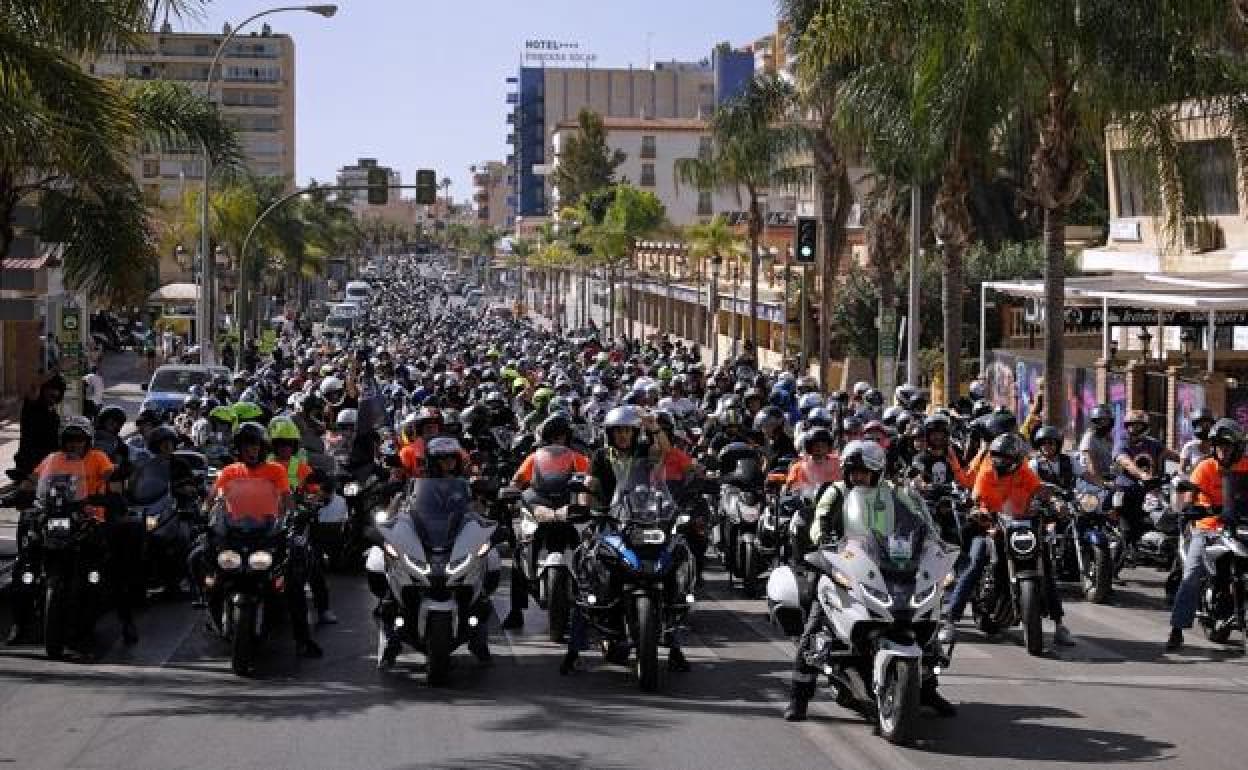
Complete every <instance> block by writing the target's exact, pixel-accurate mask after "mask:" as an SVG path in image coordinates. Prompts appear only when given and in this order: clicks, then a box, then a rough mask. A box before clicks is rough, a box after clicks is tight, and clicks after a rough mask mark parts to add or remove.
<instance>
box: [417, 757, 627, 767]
mask: <svg viewBox="0 0 1248 770" xmlns="http://www.w3.org/2000/svg"><path fill="white" fill-rule="evenodd" d="M631 767H633V765H625V764H621V763H619V762H615V761H612V760H610V759H604V758H602V757H601V756H597V755H595V756H593V757H590V756H588V755H585V754H574V755H571V756H563V755H560V754H484V755H477V756H470V757H456V758H454V759H445V760H438V761H435V762H429V763H426V764H419V765H407V766H406V767H404V768H401V770H426V768H428V769H429V770H432V769H433V768H436V769H437V770H628V769H629V768H631Z"/></svg>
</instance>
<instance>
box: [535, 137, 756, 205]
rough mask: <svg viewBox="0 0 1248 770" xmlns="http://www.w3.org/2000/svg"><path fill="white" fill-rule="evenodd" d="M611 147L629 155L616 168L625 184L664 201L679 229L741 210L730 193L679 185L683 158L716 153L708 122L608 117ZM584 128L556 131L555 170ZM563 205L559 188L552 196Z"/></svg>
mask: <svg viewBox="0 0 1248 770" xmlns="http://www.w3.org/2000/svg"><path fill="white" fill-rule="evenodd" d="M603 128H604V129H606V133H607V147H608V148H609V149H610V150H612V151H615V150H619V151H620V152H622V153H623V154H624V163H623V164H622V165H621V166H620V167H619V168H618V169H617V170H616V176H617V177H618V178H619V179H620V180H621V181H626V182H628V183H629V184H632V185H635V186H637V187H639V188H641V189H643V190H648V191H650V192H652V193H654V194H655V195H656V196H657V197H658V198H659V200H660V201H662V202H663V206H664V208H666V210H667V217H668V220H670V221H671V223H672V224H674V225H691V224H695V223H698V222H704V221H706V220H708V219H710V218H711V217H713V216H714V215H715V214H721V213H724V212H728V211H733V210H736V209H740V208H741V201H740V199H738V197H737V196H736V195H735V194H733V192H732V191H730V190H717V191H714V192H703V191H699V190H698V189H697V188H695V187H692V186H690V185H688V184H685V185H681V184H678V183H677V181H676V172H675V165H676V161H677V160H678V159H680V158H696V157H707V156H709V155H710V153H711V151H712V145H711V135H710V131H709V129H708V127H707V123H706V121H705V120H700V119H696V118H604V119H603ZM578 130H579V128H578V126H577V123H576V121H575V120H568V121H565V122H563V123H561V124H559V126H558V127H557V128H556V129H555V133H554V136H553V138H552V147H553V149H554V156H553V159H552V160H553V163H552V171H553V169H554V168H557V167H558V165H559V152H560V148H561V147H562V146H563V144H564V143H565V142H566V141H567V139H568V137H569V136H572V135H575V134H576V133H577V131H578ZM550 200H551V202H552V204H553V206H555V207H558V206H559V204H560V199H559V190H558V188H554V189H552V191H551V198H550Z"/></svg>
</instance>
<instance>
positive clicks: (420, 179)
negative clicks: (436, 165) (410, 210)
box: [416, 168, 438, 206]
mask: <svg viewBox="0 0 1248 770" xmlns="http://www.w3.org/2000/svg"><path fill="white" fill-rule="evenodd" d="M416 202H417V203H420V204H424V205H426V206H429V205H432V204H434V203H437V202H438V175H437V174H436V173H435V172H433V171H431V170H429V169H427V168H422V169H420V170H419V171H417V172H416Z"/></svg>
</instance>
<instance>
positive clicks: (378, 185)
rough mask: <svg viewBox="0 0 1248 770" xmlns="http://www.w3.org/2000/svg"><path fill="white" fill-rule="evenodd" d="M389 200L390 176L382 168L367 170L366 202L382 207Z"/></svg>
mask: <svg viewBox="0 0 1248 770" xmlns="http://www.w3.org/2000/svg"><path fill="white" fill-rule="evenodd" d="M389 200H390V174H389V173H387V172H386V169H384V168H370V169H369V170H368V202H369V203H370V204H372V205H374V206H384V205H386V202H387V201H389Z"/></svg>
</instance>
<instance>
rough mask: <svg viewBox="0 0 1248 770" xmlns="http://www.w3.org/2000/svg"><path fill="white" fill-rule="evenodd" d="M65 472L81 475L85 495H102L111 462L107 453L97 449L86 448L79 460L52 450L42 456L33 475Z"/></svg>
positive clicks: (106, 487)
mask: <svg viewBox="0 0 1248 770" xmlns="http://www.w3.org/2000/svg"><path fill="white" fill-rule="evenodd" d="M57 474H65V475H68V476H76V477H83V476H85V478H84V479H83V482H82V483H84V484H86V489H84V490H82V493H81V494H84V495H85V496H87V497H90V496H92V495H102V494H105V493H106V492H108V478H109V477H110V476H112V475H113V462H112V460H109V459H108V455H106V454H104V453H103V452H101V451H100V450H98V449H88V450H87V453H86V454H85V455H84V456H83V458H82V459H81V460H73V459H70V458H69V457H66V456H65V453H64V452H53V453H52V454H50V455H48V456H47V457H45V458H43V462H41V463H39V467H37V468H35V477H36V478H40V477H42V476H45V475H57Z"/></svg>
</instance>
